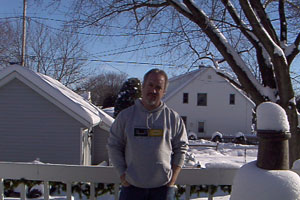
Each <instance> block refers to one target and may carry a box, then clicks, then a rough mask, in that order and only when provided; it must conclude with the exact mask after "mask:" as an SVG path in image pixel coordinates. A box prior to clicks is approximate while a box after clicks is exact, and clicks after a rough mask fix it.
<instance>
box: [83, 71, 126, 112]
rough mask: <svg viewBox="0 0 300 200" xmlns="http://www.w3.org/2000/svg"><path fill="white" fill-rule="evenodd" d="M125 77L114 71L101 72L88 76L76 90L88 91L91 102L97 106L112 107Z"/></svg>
mask: <svg viewBox="0 0 300 200" xmlns="http://www.w3.org/2000/svg"><path fill="white" fill-rule="evenodd" d="M126 79H127V75H126V74H121V73H120V74H119V73H115V72H106V73H101V74H99V75H97V76H94V77H92V78H89V79H88V80H87V81H86V82H85V83H83V84H81V85H80V86H79V87H78V89H77V90H78V91H79V90H84V91H90V92H91V96H92V103H93V104H95V105H97V106H103V107H113V106H114V102H115V100H116V98H117V95H118V92H119V90H120V88H121V87H122V84H123V83H124V82H125V81H126Z"/></svg>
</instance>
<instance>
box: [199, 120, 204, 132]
mask: <svg viewBox="0 0 300 200" xmlns="http://www.w3.org/2000/svg"><path fill="white" fill-rule="evenodd" d="M198 132H199V133H204V122H198Z"/></svg>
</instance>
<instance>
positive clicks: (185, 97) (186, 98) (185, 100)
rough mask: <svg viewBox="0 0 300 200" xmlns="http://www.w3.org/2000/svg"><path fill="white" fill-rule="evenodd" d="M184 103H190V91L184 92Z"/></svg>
mask: <svg viewBox="0 0 300 200" xmlns="http://www.w3.org/2000/svg"><path fill="white" fill-rule="evenodd" d="M183 103H189V93H183Z"/></svg>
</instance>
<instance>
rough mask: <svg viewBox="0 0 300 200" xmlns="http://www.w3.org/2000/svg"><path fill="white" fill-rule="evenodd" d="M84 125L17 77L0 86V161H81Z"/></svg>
mask: <svg viewBox="0 0 300 200" xmlns="http://www.w3.org/2000/svg"><path fill="white" fill-rule="evenodd" d="M81 126H82V125H81V124H80V123H79V122H78V121H76V120H75V119H74V118H72V117H70V116H69V115H68V114H66V113H65V112H64V111H62V110H61V109H59V108H58V107H57V106H55V105H54V104H53V103H51V102H49V101H48V100H47V99H46V98H44V97H43V96H41V95H39V94H38V93H37V92H36V91H34V90H33V89H31V88H30V87H28V86H27V85H25V84H24V83H23V82H21V81H19V80H18V79H13V80H12V81H10V82H9V83H7V84H6V85H3V86H2V87H0V161H12V162H31V161H33V160H35V159H37V158H39V159H40V161H41V162H45V163H57V164H80V141H81V140H80V128H81Z"/></svg>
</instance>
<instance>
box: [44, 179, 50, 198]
mask: <svg viewBox="0 0 300 200" xmlns="http://www.w3.org/2000/svg"><path fill="white" fill-rule="evenodd" d="M49 195H50V194H49V182H48V181H44V200H49Z"/></svg>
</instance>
